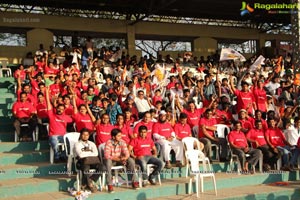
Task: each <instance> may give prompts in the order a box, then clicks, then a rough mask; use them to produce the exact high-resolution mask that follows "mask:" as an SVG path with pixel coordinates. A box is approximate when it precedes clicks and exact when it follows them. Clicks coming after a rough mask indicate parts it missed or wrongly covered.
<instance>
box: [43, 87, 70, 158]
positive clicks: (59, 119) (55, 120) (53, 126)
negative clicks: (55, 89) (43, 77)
mask: <svg viewBox="0 0 300 200" xmlns="http://www.w3.org/2000/svg"><path fill="white" fill-rule="evenodd" d="M49 92H50V91H49V88H47V90H46V102H47V110H48V117H49V143H50V145H51V148H52V149H53V151H54V162H55V163H57V162H60V161H65V160H66V155H65V152H64V151H60V150H59V145H58V144H59V143H64V138H63V137H64V135H65V134H66V130H67V123H68V122H71V121H72V119H71V117H69V116H67V115H65V114H64V111H65V106H64V104H58V105H57V107H56V111H54V110H53V109H52V105H51V102H50V99H49Z"/></svg>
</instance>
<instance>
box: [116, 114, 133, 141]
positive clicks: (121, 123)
mask: <svg viewBox="0 0 300 200" xmlns="http://www.w3.org/2000/svg"><path fill="white" fill-rule="evenodd" d="M114 128H118V129H120V130H121V131H122V140H124V141H125V142H126V144H129V142H130V138H131V137H132V129H131V128H130V127H129V126H127V125H126V124H125V120H124V115H123V114H120V113H119V114H117V121H116V124H115V126H114Z"/></svg>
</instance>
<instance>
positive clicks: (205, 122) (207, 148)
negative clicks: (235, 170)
mask: <svg viewBox="0 0 300 200" xmlns="http://www.w3.org/2000/svg"><path fill="white" fill-rule="evenodd" d="M212 115H213V113H212V110H211V109H209V108H208V109H206V111H205V113H204V117H202V118H201V119H200V121H199V141H200V142H202V143H203V144H204V153H205V154H206V156H207V157H209V158H211V155H212V154H211V144H217V145H219V146H221V148H219V149H220V160H222V161H226V157H227V152H228V150H227V149H228V147H227V140H226V138H218V137H216V136H215V134H214V132H215V131H216V130H217V127H216V126H215V125H216V124H217V120H216V118H212Z"/></svg>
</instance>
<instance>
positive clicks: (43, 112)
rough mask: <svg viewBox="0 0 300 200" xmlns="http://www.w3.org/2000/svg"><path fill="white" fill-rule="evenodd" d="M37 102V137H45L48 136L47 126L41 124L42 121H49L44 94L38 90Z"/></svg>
mask: <svg viewBox="0 0 300 200" xmlns="http://www.w3.org/2000/svg"><path fill="white" fill-rule="evenodd" d="M37 97H38V102H37V105H36V111H37V117H38V118H37V120H38V121H37V122H38V124H37V125H38V127H39V138H41V139H45V138H48V131H47V127H46V126H45V125H43V124H44V123H49V118H48V111H47V104H46V101H45V96H44V94H43V93H41V92H39V93H38V94H37Z"/></svg>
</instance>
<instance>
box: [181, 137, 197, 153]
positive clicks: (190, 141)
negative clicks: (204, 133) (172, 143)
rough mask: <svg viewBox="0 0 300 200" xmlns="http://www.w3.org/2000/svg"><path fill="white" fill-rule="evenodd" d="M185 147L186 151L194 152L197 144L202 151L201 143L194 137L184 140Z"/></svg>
mask: <svg viewBox="0 0 300 200" xmlns="http://www.w3.org/2000/svg"><path fill="white" fill-rule="evenodd" d="M182 143H183V147H184V149H185V150H186V151H189V150H194V147H195V143H196V145H197V150H201V148H200V143H199V140H197V138H194V137H185V138H183V139H182Z"/></svg>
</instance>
